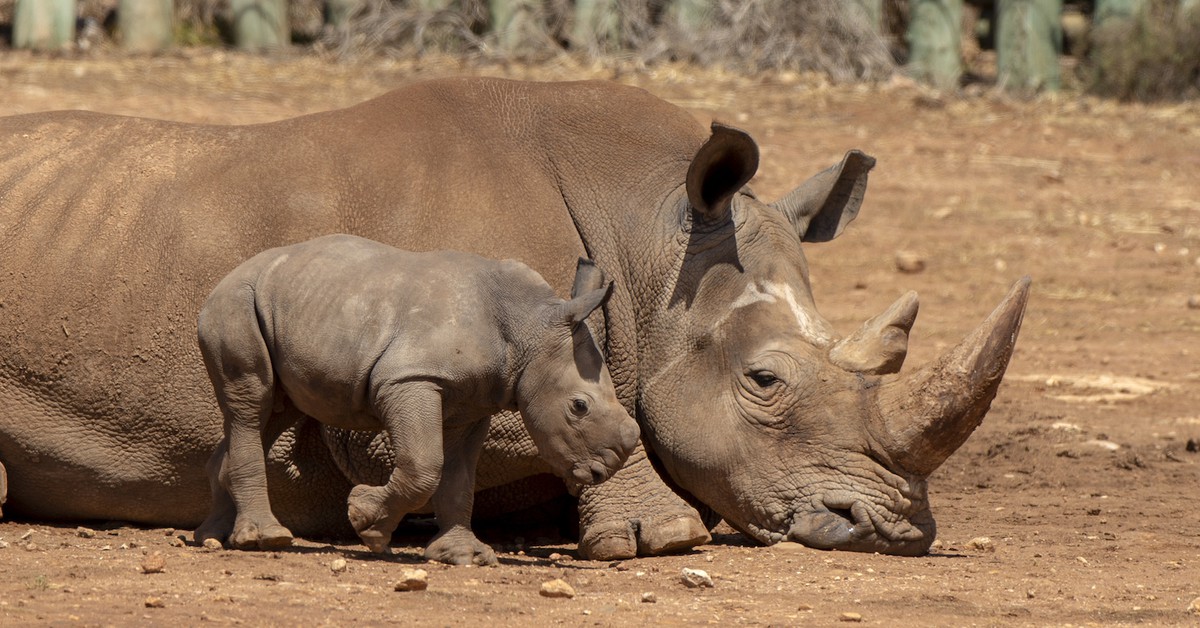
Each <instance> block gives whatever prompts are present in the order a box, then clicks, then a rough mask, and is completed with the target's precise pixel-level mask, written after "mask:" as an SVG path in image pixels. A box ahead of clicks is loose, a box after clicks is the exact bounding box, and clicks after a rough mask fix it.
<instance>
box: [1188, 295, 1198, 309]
mask: <svg viewBox="0 0 1200 628" xmlns="http://www.w3.org/2000/svg"><path fill="white" fill-rule="evenodd" d="M1187 305H1188V309H1189V310H1200V294H1193V295H1192V296H1190V297H1188V304H1187Z"/></svg>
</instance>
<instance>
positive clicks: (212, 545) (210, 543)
mask: <svg viewBox="0 0 1200 628" xmlns="http://www.w3.org/2000/svg"><path fill="white" fill-rule="evenodd" d="M224 547H225V546H223V545H221V542H220V541H218V540H216V539H204V548H205V549H210V550H219V549H224Z"/></svg>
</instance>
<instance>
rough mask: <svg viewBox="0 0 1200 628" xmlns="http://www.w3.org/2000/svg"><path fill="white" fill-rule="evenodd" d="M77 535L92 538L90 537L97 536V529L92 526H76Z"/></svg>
mask: <svg viewBox="0 0 1200 628" xmlns="http://www.w3.org/2000/svg"><path fill="white" fill-rule="evenodd" d="M75 536H77V537H79V538H82V539H90V538H92V537H94V536H96V531H95V530H93V529H91V528H85V527H83V526H79V527H78V528H75Z"/></svg>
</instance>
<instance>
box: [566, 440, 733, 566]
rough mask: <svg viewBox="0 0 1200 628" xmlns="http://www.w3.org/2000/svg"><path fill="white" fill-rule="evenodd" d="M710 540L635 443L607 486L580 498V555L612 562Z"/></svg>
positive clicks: (586, 490) (693, 513)
mask: <svg viewBox="0 0 1200 628" xmlns="http://www.w3.org/2000/svg"><path fill="white" fill-rule="evenodd" d="M711 538H712V537H711V536H710V535H709V534H708V529H707V528H706V527H705V525H704V522H703V521H702V520H701V518H700V515H699V513H697V512H696V510H695V509H694V508H692V507H691V506H689V505H688V504H687V502H685V501H683V499H682V498H680V497H679V496H678V495H676V494H675V492H674V491H672V490H671V489H670V487H668V486H667V485H666V484H665V483H664V482H663V480H662V478H660V477H659V476H658V473H657V472H656V471H655V470H654V467H653V466H651V464H650V460H649V459H648V458H646V450H645V448H644V447H643V446H642V444H641V443H638V446H637V448H636V449H635V450H634V452H633V454H632V455H630V456H629V460H628V461H627V462H626V463H625V466H624V467H622V468H621V470H620V471H618V472H617V473H616V474H615V475H613V476H612V477H611V478H609V480H608V481H607V482H604V483H602V484H598V485H596V486H589V487H586V488H584V489H583V491H581V492H580V495H579V553H580V554H581V555H582V556H583V557H584V558H590V559H592V560H617V559H623V558H633V557H634V556H657V555H661V554H669V553H672V552H680V551H683V550H686V549H689V548H692V547H696V546H697V545H703V544H705V543H707V542H708V541H709V540H710V539H711Z"/></svg>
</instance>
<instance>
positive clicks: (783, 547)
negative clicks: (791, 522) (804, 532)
mask: <svg viewBox="0 0 1200 628" xmlns="http://www.w3.org/2000/svg"><path fill="white" fill-rule="evenodd" d="M771 549H773V550H776V551H779V552H787V553H789V554H790V553H801V552H807V551H808V548H807V547H805V546H803V545H801V544H799V543H797V542H795V541H784V542H782V543H776V544H774V545H772V546H771Z"/></svg>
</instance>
